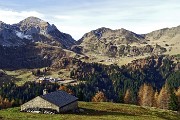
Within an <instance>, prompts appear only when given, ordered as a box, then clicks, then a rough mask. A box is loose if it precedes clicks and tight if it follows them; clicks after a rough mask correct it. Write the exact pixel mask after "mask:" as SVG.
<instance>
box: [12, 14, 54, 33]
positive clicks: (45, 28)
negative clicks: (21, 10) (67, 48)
mask: <svg viewBox="0 0 180 120" xmlns="http://www.w3.org/2000/svg"><path fill="white" fill-rule="evenodd" d="M15 26H18V27H19V28H20V30H21V31H23V32H24V34H28V35H29V34H30V35H32V34H36V33H40V34H44V35H46V34H48V33H49V32H51V31H54V30H56V29H57V28H56V26H55V25H50V24H49V23H48V22H46V21H44V20H41V19H40V18H37V17H28V18H26V19H24V20H22V21H21V22H19V23H18V24H15Z"/></svg>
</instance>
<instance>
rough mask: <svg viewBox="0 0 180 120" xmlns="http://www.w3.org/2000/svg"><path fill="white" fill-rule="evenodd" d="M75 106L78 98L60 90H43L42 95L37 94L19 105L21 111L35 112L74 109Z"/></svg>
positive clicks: (55, 111) (76, 106)
mask: <svg viewBox="0 0 180 120" xmlns="http://www.w3.org/2000/svg"><path fill="white" fill-rule="evenodd" d="M77 108H78V98H77V97H75V96H73V95H70V94H68V93H67V92H65V91H60V90H59V91H55V92H51V93H47V91H46V90H44V91H43V95H42V96H38V97H36V98H34V99H32V100H30V101H28V102H26V103H24V104H23V105H21V111H24V112H37V113H40V112H42V113H44V111H45V112H47V111H51V112H53V113H60V112H66V111H72V110H76V109H77Z"/></svg>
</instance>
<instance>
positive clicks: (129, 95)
mask: <svg viewBox="0 0 180 120" xmlns="http://www.w3.org/2000/svg"><path fill="white" fill-rule="evenodd" d="M124 103H126V104H131V103H132V93H131V90H130V89H127V90H126V93H125V95H124Z"/></svg>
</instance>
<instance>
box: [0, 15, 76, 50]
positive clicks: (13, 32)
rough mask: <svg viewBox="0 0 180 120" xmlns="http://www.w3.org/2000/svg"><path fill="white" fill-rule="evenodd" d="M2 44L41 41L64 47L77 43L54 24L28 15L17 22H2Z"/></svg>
mask: <svg viewBox="0 0 180 120" xmlns="http://www.w3.org/2000/svg"><path fill="white" fill-rule="evenodd" d="M0 28H1V29H0V44H1V45H3V46H17V45H24V44H26V43H27V42H41V43H45V44H49V45H53V46H60V47H62V48H67V49H68V48H70V47H71V46H72V45H75V40H74V39H73V38H72V37H71V36H70V35H69V34H66V33H62V32H60V31H59V30H58V29H57V28H56V26H55V25H54V24H52V25H50V24H49V23H48V22H46V21H44V20H41V19H39V18H36V17H28V18H26V19H24V20H22V21H20V22H19V23H17V24H13V25H7V24H5V23H3V22H1V23H0Z"/></svg>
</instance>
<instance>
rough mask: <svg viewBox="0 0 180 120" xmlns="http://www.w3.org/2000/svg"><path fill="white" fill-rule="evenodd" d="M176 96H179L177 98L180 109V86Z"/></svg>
mask: <svg viewBox="0 0 180 120" xmlns="http://www.w3.org/2000/svg"><path fill="white" fill-rule="evenodd" d="M176 96H177V99H178V109H180V87H179V88H178V90H177V91H176Z"/></svg>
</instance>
